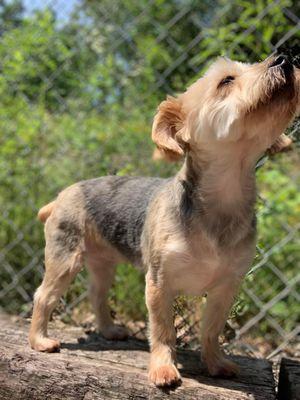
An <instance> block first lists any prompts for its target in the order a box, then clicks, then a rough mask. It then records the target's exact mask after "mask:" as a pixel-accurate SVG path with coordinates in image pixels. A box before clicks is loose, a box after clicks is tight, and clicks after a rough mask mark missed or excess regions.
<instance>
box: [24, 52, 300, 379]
mask: <svg viewBox="0 0 300 400" xmlns="http://www.w3.org/2000/svg"><path fill="white" fill-rule="evenodd" d="M299 82H300V79H299V73H298V72H296V70H295V68H294V67H293V66H292V65H291V64H290V63H289V62H288V61H287V59H286V58H285V57H283V56H279V57H276V58H274V57H272V58H269V59H267V60H266V61H264V62H261V63H258V64H254V65H249V64H242V63H239V62H233V61H230V60H227V59H219V60H217V61H216V62H215V63H214V64H213V65H212V66H211V67H210V69H209V70H208V72H207V73H206V74H205V76H204V77H203V78H201V79H199V80H198V81H197V82H196V83H194V84H193V85H192V86H191V87H190V88H189V89H188V90H187V91H186V92H185V93H183V94H182V95H180V96H178V97H177V98H168V99H167V100H166V101H164V102H163V103H162V104H161V105H160V106H159V109H158V113H157V115H156V117H155V120H154V124H153V132H152V137H153V140H154V142H155V143H156V144H157V146H158V148H159V149H161V151H162V152H164V153H165V154H167V155H168V157H171V158H176V157H178V156H184V157H185V161H184V164H183V166H182V168H181V170H180V171H179V172H178V174H177V175H176V176H175V177H173V178H171V179H159V178H137V177H131V178H130V177H118V176H110V177H102V178H98V179H92V180H89V181H84V182H79V183H77V184H75V185H73V186H71V187H69V188H67V189H66V190H64V191H63V192H62V193H60V194H59V196H58V198H57V199H56V200H55V201H54V202H52V203H50V204H49V205H47V206H45V207H44V208H42V210H41V211H40V213H39V217H40V219H41V220H43V221H46V225H45V235H46V249H45V260H46V261H45V264H46V272H45V276H44V280H43V282H42V285H41V286H40V287H39V289H38V290H37V292H36V294H35V300H34V309H33V316H32V325H31V329H30V343H31V346H32V347H33V348H34V349H36V350H39V351H54V350H56V349H57V348H58V347H59V342H58V341H57V340H55V339H50V338H48V336H47V323H48V319H49V316H50V313H51V311H52V310H53V308H54V307H55V305H56V304H57V301H58V299H59V297H60V296H61V295H62V294H63V292H64V291H65V290H66V288H67V287H68V285H69V284H70V282H71V281H72V279H73V278H74V276H75V275H76V274H77V272H78V271H79V270H80V269H81V267H82V265H83V263H85V264H86V265H87V267H88V269H89V271H90V272H91V278H92V279H91V283H92V290H91V294H92V302H93V305H94V308H95V312H96V316H97V322H98V326H99V329H100V331H101V332H102V334H103V335H104V336H105V337H107V338H109V339H121V338H123V337H124V336H125V335H126V332H125V331H124V329H122V328H121V327H117V326H115V325H114V324H113V321H112V319H111V316H110V312H109V309H108V307H107V302H106V296H107V292H108V290H109V287H110V285H111V283H112V280H113V276H114V268H115V265H116V264H117V263H118V262H120V261H123V260H129V261H130V262H132V263H133V264H136V265H142V266H144V267H145V269H146V271H147V273H146V303H147V307H148V311H149V320H150V344H151V360H150V371H149V377H150V380H151V381H152V382H154V383H155V384H156V385H158V386H165V385H172V384H176V383H178V382H179V381H180V375H179V372H178V370H177V368H176V361H175V339H176V334H175V330H174V326H173V313H172V304H173V300H174V297H175V296H177V295H178V294H191V295H202V294H205V293H207V307H206V311H205V316H204V322H203V335H202V358H203V360H204V362H205V363H206V365H207V368H208V371H209V372H210V374H211V375H225V376H231V375H233V374H235V373H236V372H237V367H236V365H235V364H234V363H233V362H231V361H230V360H228V359H226V358H225V356H224V355H223V354H222V352H221V350H220V348H219V344H218V337H219V335H220V333H221V332H222V330H223V327H224V324H225V321H226V318H227V316H228V313H229V310H230V307H231V305H232V302H233V298H234V296H235V295H236V293H237V291H238V288H239V285H240V282H241V279H242V278H243V276H244V275H245V273H246V271H247V270H248V268H249V266H250V265H251V262H252V260H253V257H254V254H255V234H256V229H255V214H254V205H255V198H256V192H255V164H256V162H257V160H258V158H259V157H260V156H261V155H262V154H263V153H264V152H265V151H266V150H267V149H268V148H270V147H271V146H272V145H273V144H274V143H275V142H276V141H277V140H278V138H279V137H280V135H281V134H282V133H283V131H284V130H285V128H286V127H287V125H288V124H289V123H290V122H291V121H292V119H293V118H294V116H295V113H296V112H297V108H298V107H299V91H300V88H299V86H300V83H299Z"/></svg>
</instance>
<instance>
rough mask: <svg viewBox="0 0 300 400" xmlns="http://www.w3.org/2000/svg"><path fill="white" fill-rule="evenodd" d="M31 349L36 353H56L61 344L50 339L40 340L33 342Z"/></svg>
mask: <svg viewBox="0 0 300 400" xmlns="http://www.w3.org/2000/svg"><path fill="white" fill-rule="evenodd" d="M31 347H32V348H33V349H34V350H36V351H42V352H45V353H54V352H56V351H58V350H59V348H60V342H59V341H58V340H55V339H50V338H46V337H44V338H39V339H36V340H34V341H33V342H31Z"/></svg>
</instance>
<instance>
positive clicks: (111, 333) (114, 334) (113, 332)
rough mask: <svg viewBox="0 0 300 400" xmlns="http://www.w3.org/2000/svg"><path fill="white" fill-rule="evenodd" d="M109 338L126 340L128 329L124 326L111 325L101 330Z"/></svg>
mask: <svg viewBox="0 0 300 400" xmlns="http://www.w3.org/2000/svg"><path fill="white" fill-rule="evenodd" d="M101 333H102V335H103V336H104V337H105V339H107V340H125V339H127V338H128V330H127V329H126V328H124V327H122V326H118V325H111V326H108V327H107V328H105V329H102V330H101Z"/></svg>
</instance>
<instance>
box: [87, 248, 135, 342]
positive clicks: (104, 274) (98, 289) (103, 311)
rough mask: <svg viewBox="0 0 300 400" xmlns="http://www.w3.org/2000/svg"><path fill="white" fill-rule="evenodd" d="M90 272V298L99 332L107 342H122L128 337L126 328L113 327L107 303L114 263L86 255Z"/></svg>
mask: <svg viewBox="0 0 300 400" xmlns="http://www.w3.org/2000/svg"><path fill="white" fill-rule="evenodd" d="M87 267H88V270H89V272H90V298H91V303H92V306H93V309H94V312H95V314H96V322H97V326H98V329H99V331H100V332H101V333H102V335H103V336H104V337H105V338H106V339H109V340H123V339H126V338H127V336H128V331H127V329H126V328H124V327H121V326H118V325H115V324H114V322H113V320H112V317H111V312H110V308H109V306H108V303H107V296H108V292H109V289H110V287H111V285H112V283H113V280H114V277H115V263H114V261H112V260H108V259H105V258H103V257H101V255H99V257H93V256H92V255H89V254H88V255H87Z"/></svg>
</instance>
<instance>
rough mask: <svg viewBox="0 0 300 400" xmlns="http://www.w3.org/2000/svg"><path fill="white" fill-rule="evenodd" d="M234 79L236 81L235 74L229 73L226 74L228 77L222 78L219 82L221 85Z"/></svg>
mask: <svg viewBox="0 0 300 400" xmlns="http://www.w3.org/2000/svg"><path fill="white" fill-rule="evenodd" d="M232 81H234V76H231V75H228V76H226V78H224V79H222V80H221V82H220V83H219V86H223V85H228V84H229V83H231V82H232Z"/></svg>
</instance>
